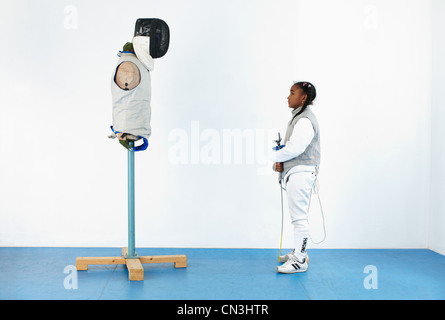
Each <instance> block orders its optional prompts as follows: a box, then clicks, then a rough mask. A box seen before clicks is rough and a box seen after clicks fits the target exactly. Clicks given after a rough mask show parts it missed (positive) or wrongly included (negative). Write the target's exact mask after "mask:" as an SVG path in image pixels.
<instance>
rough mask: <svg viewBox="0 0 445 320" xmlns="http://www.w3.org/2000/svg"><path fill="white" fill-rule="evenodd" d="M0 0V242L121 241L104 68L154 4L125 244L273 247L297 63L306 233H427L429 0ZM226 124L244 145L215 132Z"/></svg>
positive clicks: (118, 168)
mask: <svg viewBox="0 0 445 320" xmlns="http://www.w3.org/2000/svg"><path fill="white" fill-rule="evenodd" d="M0 6H1V8H0V37H1V41H2V43H3V44H4V45H3V51H2V59H1V62H0V75H1V76H0V90H1V97H2V100H3V101H2V103H1V109H0V245H2V246H124V245H125V244H126V241H127V239H126V236H127V230H126V221H127V220H126V219H127V216H126V214H127V213H126V210H127V209H126V153H125V150H124V149H123V148H122V147H121V146H120V145H119V144H118V142H117V141H110V140H108V139H107V138H106V136H107V135H108V134H109V129H108V128H109V125H110V124H111V106H110V90H109V81H110V75H111V72H112V69H113V68H114V65H115V63H116V60H117V57H116V55H115V54H116V52H117V51H118V50H119V49H120V48H121V46H122V45H123V44H124V43H125V42H126V41H129V40H131V36H132V33H133V27H134V23H135V21H136V19H137V18H140V17H158V18H162V19H164V20H165V21H167V22H168V24H169V25H170V28H171V33H172V39H171V46H170V51H169V52H168V54H167V55H166V56H165V57H164V58H163V59H161V60H158V61H157V62H156V69H155V72H154V73H153V76H152V80H153V101H152V109H153V118H152V126H153V136H152V139H151V141H150V149H149V151H146V152H144V153H140V154H137V157H136V163H137V168H136V170H137V171H136V173H137V180H136V183H137V185H136V190H137V195H136V199H137V200H136V201H137V204H136V225H137V228H136V235H137V239H136V245H137V246H139V247H255V248H262V247H266V248H272V247H277V246H278V245H279V233H280V222H281V213H280V202H279V201H280V193H279V187H278V184H277V181H276V176H275V175H274V174H273V173H272V172H271V171H270V170H269V168H270V165H271V164H270V163H268V162H267V158H266V155H267V153H268V152H269V150H270V148H271V147H272V146H273V143H272V139H273V138H275V135H276V133H277V132H278V131H280V132H281V133H282V135H284V132H285V128H286V124H287V121H288V119H289V116H290V112H289V110H287V106H286V97H287V95H288V90H289V87H290V85H291V84H292V81H293V80H303V79H305V80H308V81H311V82H313V83H314V84H315V85H316V87H317V89H318V98H317V100H316V105H315V106H314V110H315V112H316V114H317V116H318V118H319V122H320V126H321V130H322V148H323V150H322V152H323V155H322V156H323V159H322V166H321V174H320V183H321V184H320V186H321V197H322V201H323V209H324V211H325V215H326V226H327V232H328V237H327V240H326V241H325V242H324V243H323V244H321V245H317V246H315V245H311V246H312V247H317V248H425V247H427V245H428V226H429V219H428V214H429V191H430V164H431V158H430V156H431V155H430V133H431V132H430V130H431V126H430V103H431V101H430V94H431V89H430V88H431V25H430V19H431V12H430V9H431V8H430V5H429V2H425V1H421V0H410V1H406V0H392V1H383V0H382V1H372V0H370V1H356V0H342V1H329V0H318V1H295V0H289V1H284V0H281V1H266V0H264V1H259V0H250V1H248V0H246V1H235V0H228V1H208V0H193V1H182V0H169V1H147V0H145V1H132V2H130V4H129V5H124V4H123V3H122V1H115V0H112V1H76V0H73V1H57V2H55V1H50V0H47V1H42V0H40V1H13V2H12V1H9V2H3V3H1V5H0ZM76 18H77V19H76ZM236 129H239V130H242V132H243V133H245V134H246V137H245V138H244V140H243V141H244V142H246V141H250V143H245V146H244V149H240V150H246V153H242V152H237V151H236V147H234V146H232V147H230V148H228V147H226V148H225V147H224V144H223V140H224V138H226V139H227V137H228V134H230V133H231V134H236V133H237V132H236ZM181 139H186V140H181ZM199 139H201V141H199ZM249 139H250V140H249ZM181 141H182V142H184V141H188V146H187V145H185V144H183V143H182V142H181ZM226 142H227V140H226ZM218 143H219V144H220V147H219V148H218ZM177 148H179V151H178V149H177ZM181 148H182V149H181ZM252 148H253V149H252ZM184 150H185V151H188V154H185V155H186V161H185V162H186V163H176V161H177V160H178V159H177V158H176V157H175V156H174V155H175V151H178V152H179V153H176V155H178V154H179V155H184V153H183V152H184ZM207 151H209V153H208V155H210V157H207V158H206V157H205V156H206V154H207ZM181 152H182V153H181ZM212 152H213V153H212ZM218 152H219V154H218ZM232 156H233V158H232ZM236 157H238V158H236ZM237 159H240V163H237ZM218 161H219V162H220V163H219V164H218ZM208 162H210V164H206V163H208ZM318 209H319V208H318V207H317V206H316V204H315V203H314V206H313V211H312V213H311V223H312V228H313V237H314V241H317V240H319V239H320V238H321V235H322V234H321V220H320V218H319V217H320V214H319V210H318ZM285 214H286V215H287V210H286V212H285ZM285 221H286V228H285V239H284V246H290V245H291V243H292V235H291V232H290V227H289V224H288V221H289V220H288V219H287V216H286V220H285Z"/></svg>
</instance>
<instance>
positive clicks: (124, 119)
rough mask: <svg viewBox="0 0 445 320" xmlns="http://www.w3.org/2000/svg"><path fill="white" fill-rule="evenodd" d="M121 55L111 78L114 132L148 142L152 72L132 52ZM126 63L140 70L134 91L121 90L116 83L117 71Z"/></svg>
mask: <svg viewBox="0 0 445 320" xmlns="http://www.w3.org/2000/svg"><path fill="white" fill-rule="evenodd" d="M120 54H121V56H120V59H119V61H118V63H117V66H116V69H115V70H114V72H113V75H112V78H111V95H112V106H113V130H114V131H115V132H121V133H128V134H132V135H135V136H137V137H141V138H144V139H146V140H148V138H149V137H150V135H151V126H150V120H151V78H150V72H149V71H148V70H147V68H146V67H145V66H144V65H143V64H142V63H141V62H140V61H139V59H138V58H137V57H136V55H135V54H133V53H130V52H122V53H120ZM124 62H131V63H133V64H134V65H135V66H136V67H137V69H139V75H140V80H139V84H137V81H135V84H137V85H136V87H134V88H133V89H126V90H124V89H121V88H120V87H119V85H118V84H117V83H116V74H117V70H118V68H119V66H120V65H121V64H122V63H124ZM133 68H134V66H133ZM134 70H136V69H134ZM130 87H132V86H130Z"/></svg>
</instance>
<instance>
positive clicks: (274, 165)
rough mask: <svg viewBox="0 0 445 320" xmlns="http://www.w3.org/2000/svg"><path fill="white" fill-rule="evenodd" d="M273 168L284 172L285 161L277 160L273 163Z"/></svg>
mask: <svg viewBox="0 0 445 320" xmlns="http://www.w3.org/2000/svg"><path fill="white" fill-rule="evenodd" d="M273 170H274V171H276V172H283V163H281V162H275V163H274V164H273Z"/></svg>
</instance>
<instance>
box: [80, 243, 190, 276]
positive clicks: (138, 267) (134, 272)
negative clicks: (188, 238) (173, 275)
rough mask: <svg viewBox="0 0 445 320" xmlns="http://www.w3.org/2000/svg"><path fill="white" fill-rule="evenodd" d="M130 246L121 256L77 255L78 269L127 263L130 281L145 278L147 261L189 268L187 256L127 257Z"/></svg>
mask: <svg viewBox="0 0 445 320" xmlns="http://www.w3.org/2000/svg"><path fill="white" fill-rule="evenodd" d="M127 253H128V248H122V256H121V257H77V258H76V268H77V270H78V271H81V270H84V271H85V270H88V265H98V264H99V265H100V264H125V265H127V269H128V278H129V280H130V281H142V280H144V268H143V267H142V264H146V263H171V262H173V263H174V264H175V268H187V256H185V255H175V256H145V257H138V258H137V259H126V258H125V257H126V256H127Z"/></svg>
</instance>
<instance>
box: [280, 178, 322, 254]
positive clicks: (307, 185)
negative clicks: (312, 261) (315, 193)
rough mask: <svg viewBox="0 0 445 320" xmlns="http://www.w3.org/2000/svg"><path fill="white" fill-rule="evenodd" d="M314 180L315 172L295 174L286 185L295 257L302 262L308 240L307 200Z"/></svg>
mask: <svg viewBox="0 0 445 320" xmlns="http://www.w3.org/2000/svg"><path fill="white" fill-rule="evenodd" d="M315 178H316V173H315V172H295V173H292V174H291V175H289V179H288V182H287V184H286V192H287V202H288V205H289V215H290V219H291V223H292V225H293V227H294V241H295V255H296V256H297V258H298V260H299V261H303V259H304V257H305V255H306V245H307V241H308V239H309V231H310V230H309V221H308V218H309V212H308V211H309V200H310V196H311V190H312V188H313V186H314V183H315Z"/></svg>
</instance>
